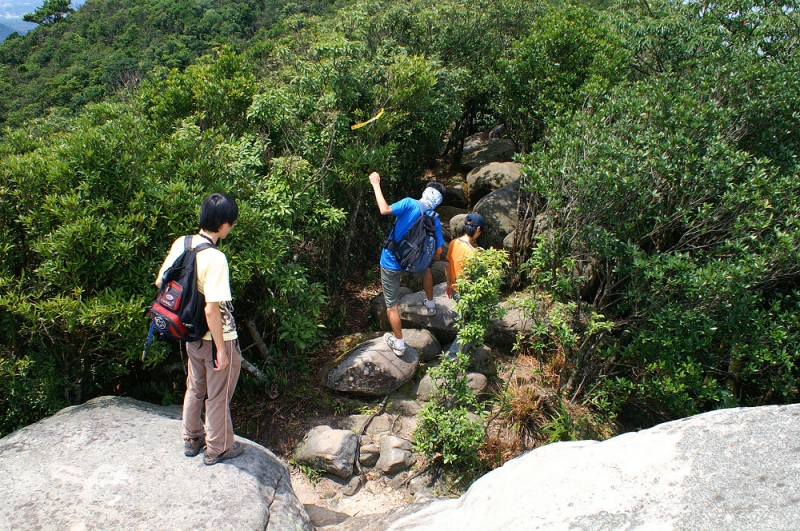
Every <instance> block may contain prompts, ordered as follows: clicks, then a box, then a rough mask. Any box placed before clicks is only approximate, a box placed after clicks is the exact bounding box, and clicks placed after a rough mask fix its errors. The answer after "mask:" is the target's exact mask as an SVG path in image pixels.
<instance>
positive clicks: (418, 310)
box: [398, 282, 456, 344]
mask: <svg viewBox="0 0 800 531" xmlns="http://www.w3.org/2000/svg"><path fill="white" fill-rule="evenodd" d="M445 288H447V284H446V283H444V282H442V283H440V284H436V285H434V286H433V300H434V302H436V309H437V311H436V315H433V316H429V315H428V314H427V312H426V310H425V292H424V291H417V292H415V293H412V294H410V295H406V296H405V297H403V298H402V299H400V304H399V305H398V309H399V310H400V319H402V321H403V324H404V326H407V327H409V328H425V329H427V330H430V331H431V332H432V333H433V335H434V336H436V339H438V340H439V342H440V344H441V343H448V342H450V341H452V340H453V339H454V338H455V337H456V328H455V318H456V303H455V301H453V299H450V298H448V297H447V294H446V293H445Z"/></svg>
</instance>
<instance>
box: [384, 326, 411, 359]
mask: <svg viewBox="0 0 800 531" xmlns="http://www.w3.org/2000/svg"><path fill="white" fill-rule="evenodd" d="M383 340H384V341H386V344H387V345H389V348H390V349H392V352H394V354H395V356H398V357H399V356H402V355H403V354H405V352H406V347H405V346H403V347H401V346H398V344H397V338H396V337H394V334H393V333H391V332H386V335H384V336H383Z"/></svg>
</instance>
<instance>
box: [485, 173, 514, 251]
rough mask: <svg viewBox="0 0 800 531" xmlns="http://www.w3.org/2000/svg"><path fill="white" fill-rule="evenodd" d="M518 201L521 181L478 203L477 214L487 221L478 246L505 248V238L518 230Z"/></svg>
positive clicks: (495, 192)
mask: <svg viewBox="0 0 800 531" xmlns="http://www.w3.org/2000/svg"><path fill="white" fill-rule="evenodd" d="M518 200H519V181H514V182H512V183H511V184H508V185H506V186H504V187H502V188H500V189H498V190H495V191H494V192H492V193H490V194H489V195H487V196H485V197H484V198H483V199H481V200H480V201H478V203H477V204H476V205H475V212H478V213H479V214H481V215H482V216H483V217H484V219H485V221H486V226H485V227H484V228H483V231H482V232H481V235H480V237H479V238H478V245H480V246H481V247H494V248H495V249H502V248H503V240H504V239H505V237H506V236H507V235H509V234H510V233H511V232H513V231H514V230H515V229H516V228H517V223H518V221H519V215H518V214H517V203H518Z"/></svg>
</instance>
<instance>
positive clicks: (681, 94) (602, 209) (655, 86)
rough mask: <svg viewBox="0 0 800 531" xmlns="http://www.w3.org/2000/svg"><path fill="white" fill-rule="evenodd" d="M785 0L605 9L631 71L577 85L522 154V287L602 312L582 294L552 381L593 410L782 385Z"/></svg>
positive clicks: (701, 405)
mask: <svg viewBox="0 0 800 531" xmlns="http://www.w3.org/2000/svg"><path fill="white" fill-rule="evenodd" d="M796 7H797V6H794V8H793V9H790V8H788V7H786V6H784V5H780V4H777V5H770V4H766V5H765V4H749V3H747V2H740V1H737V2H725V3H722V4H718V3H717V4H714V5H706V4H702V3H671V2H650V3H648V4H644V3H641V4H635V5H631V6H629V7H628V8H627V10H626V11H625V12H624V14H623V15H622V16H620V17H619V18H618V19H617V21H616V23H617V25H618V27H619V31H620V34H621V35H622V42H623V45H624V46H625V47H626V49H627V50H628V53H630V54H632V64H631V66H632V67H633V71H634V74H635V75H634V76H632V79H631V80H630V81H626V82H621V83H619V84H618V85H617V86H615V87H613V88H611V89H610V90H607V91H602V90H599V91H591V92H589V93H588V94H587V96H586V101H585V103H584V104H583V108H582V109H581V110H580V112H578V113H576V114H573V115H564V116H562V117H561V119H560V120H558V122H557V123H556V124H555V125H554V126H553V127H552V128H551V134H550V136H549V137H548V138H547V147H546V149H540V150H536V151H535V152H533V153H531V154H530V155H529V156H528V157H527V158H526V162H527V164H528V168H527V182H528V183H529V184H528V190H530V191H531V192H532V194H533V195H532V196H531V201H532V202H533V204H534V205H535V208H534V209H533V213H532V216H537V215H540V217H539V218H537V219H538V220H539V226H538V227H536V229H535V231H534V232H536V233H538V234H539V236H538V238H537V240H536V242H535V245H536V247H535V250H534V252H533V253H532V257H531V260H530V261H529V265H530V267H531V273H532V275H533V278H534V284H536V285H538V286H539V287H541V288H543V289H544V290H545V291H547V292H548V293H549V294H550V296H552V297H554V298H556V299H557V300H559V299H560V300H564V299H565V298H567V299H572V300H573V301H574V302H575V293H578V292H580V293H583V295H584V299H585V300H586V301H587V302H589V303H591V305H592V307H593V308H594V309H595V310H597V311H599V312H602V313H603V314H604V315H606V317H607V318H609V319H611V320H612V321H613V322H614V327H613V334H611V335H608V334H607V333H606V330H605V328H599V329H598V328H595V329H589V327H588V326H586V323H587V321H586V319H585V318H584V317H582V315H584V314H585V313H586V311H585V309H581V306H582V305H576V306H575V307H574V309H575V311H574V312H573V316H572V317H571V319H570V322H571V326H573V327H574V329H575V330H581V331H582V333H583V335H582V336H581V337H579V339H580V341H576V342H574V349H573V350H574V352H572V354H573V360H574V363H572V364H568V367H567V369H568V372H571V374H570V375H569V377H570V378H569V380H570V381H571V382H574V383H575V386H577V385H578V382H581V381H583V382H589V383H588V385H587V387H589V386H591V388H593V389H594V391H593V392H592V393H589V396H588V397H587V398H589V399H591V400H594V401H595V403H596V404H597V405H599V406H601V408H602V409H603V410H604V411H605V412H606V413H609V414H612V415H613V414H616V413H619V412H623V413H625V414H626V419H627V420H633V421H635V422H644V423H647V422H652V421H655V420H659V419H664V418H675V417H679V416H684V415H690V414H693V413H697V412H701V411H705V410H708V409H711V408H716V407H723V406H732V405H760V404H769V403H786V402H793V401H796V400H797V397H798V394H797V393H798V377H800V367H798V364H797V354H798V348H799V347H800V320H799V319H798V318H799V317H800V312H799V310H800V308H798V291H797V290H798V288H800V285H798V279H800V275H799V273H800V270H799V269H798V260H799V259H800V241H799V240H798V228H799V227H798V223H799V222H798V219H800V217H799V216H800V204H798V202H797V191H798V190H800V175H798V167H797V148H798V144H797V143H798V139H800V136H798V130H797V125H798V111H797V109H798V108H800V107H799V106H798V104H800V100H799V99H800V79H798V77H797V76H796V74H795V73H796V72H797V71H798V68H799V67H800V64H799V63H798V58H797V55H796V48H797V44H798V37H800V35H798V33H797V24H798V18H797V17H798V15H797V9H796ZM576 268H577V269H578V270H580V271H582V272H583V276H582V277H580V278H576V277H575V276H574V275H573V273H572V271H573V270H575V269H576ZM579 335H580V334H579ZM567 347H568V349H570V348H573V347H571V346H570V345H567ZM579 390H580V389H569V392H570V393H572V392H577V391H579ZM632 406H636V407H635V408H634V407H632Z"/></svg>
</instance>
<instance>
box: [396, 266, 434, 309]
mask: <svg viewBox="0 0 800 531" xmlns="http://www.w3.org/2000/svg"><path fill="white" fill-rule="evenodd" d="M422 289H423V290H425V296H426V297H428V300H429V301H432V300H433V274H432V273H431V270H430V268H428V269H426V270H425V272H424V273H422ZM398 318H399V315H398Z"/></svg>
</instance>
